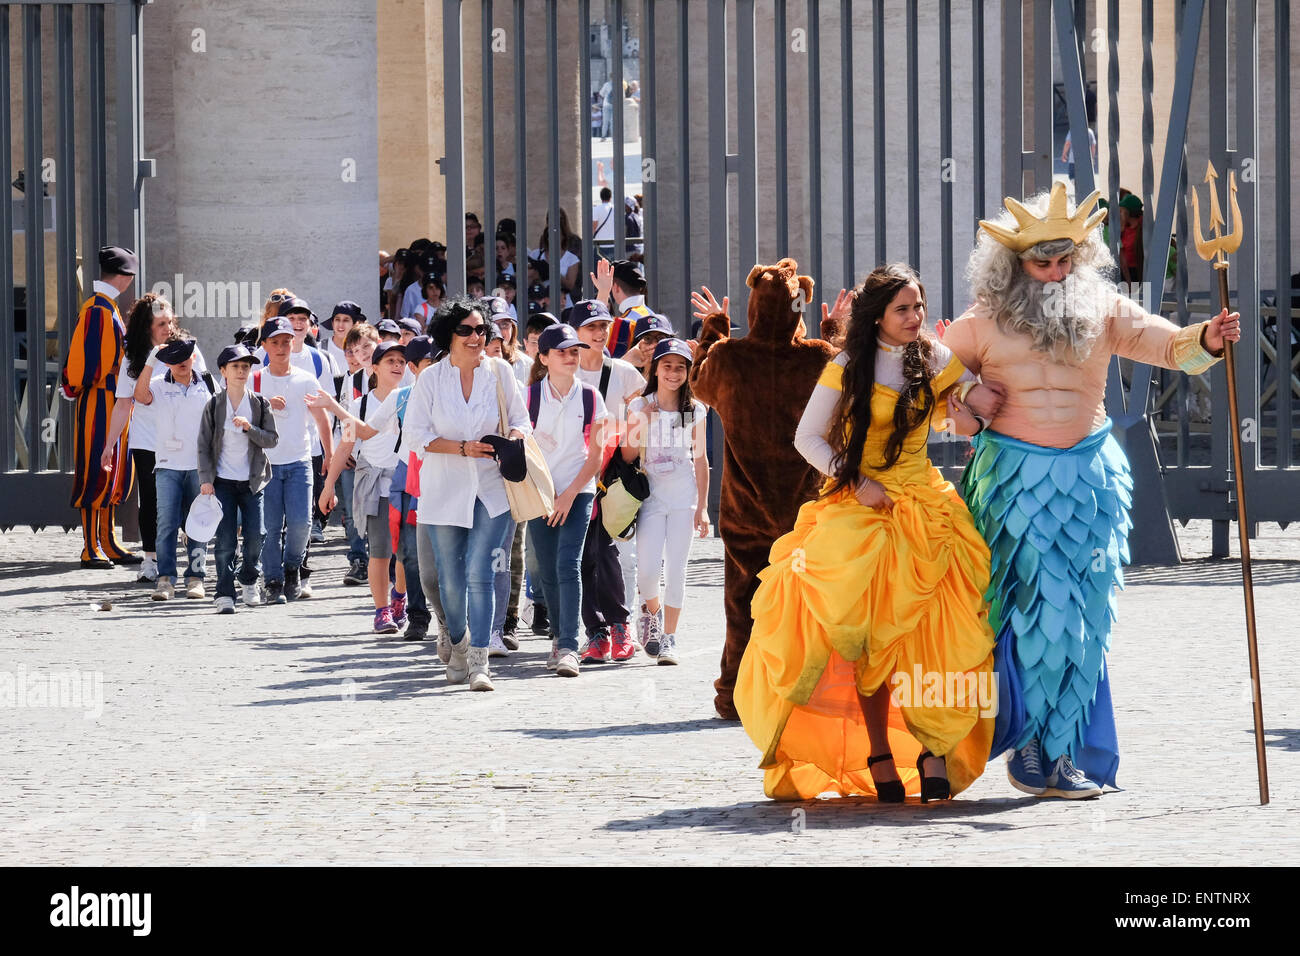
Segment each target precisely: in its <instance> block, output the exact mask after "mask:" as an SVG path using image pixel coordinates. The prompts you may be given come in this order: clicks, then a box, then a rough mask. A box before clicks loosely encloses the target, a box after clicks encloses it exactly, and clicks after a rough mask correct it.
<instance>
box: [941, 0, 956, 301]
mask: <svg viewBox="0 0 1300 956" xmlns="http://www.w3.org/2000/svg"><path fill="white" fill-rule="evenodd" d="M939 156H940V164H941V165H940V167H939V268H940V270H941V271H942V272H943V299H942V303H943V315H944V317H945V318H950V317H952V316H954V315H956V314H957V313H956V312H955V311H954V309H953V298H954V296H953V292H954V291H955V290H954V288H953V286H954V285H955V284H956V283H955V282H954V278H955V277H954V275H953V263H952V182H953V175H954V173H955V164H954V160H953V155H952V0H939Z"/></svg>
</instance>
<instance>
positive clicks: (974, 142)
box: [970, 0, 985, 219]
mask: <svg viewBox="0 0 1300 956" xmlns="http://www.w3.org/2000/svg"><path fill="white" fill-rule="evenodd" d="M970 16H971V91H972V96H973V99H972V103H971V153H972V154H973V156H974V166H973V171H972V174H971V184H972V188H973V190H974V197H973V198H974V206H973V208H974V210H975V217H976V218H977V219H978V218H979V217H981V216H984V215H985V209H984V175H985V173H984V4H983V3H981V2H980V0H972V3H971V12H970Z"/></svg>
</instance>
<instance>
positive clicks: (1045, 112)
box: [1033, 0, 1055, 193]
mask: <svg viewBox="0 0 1300 956" xmlns="http://www.w3.org/2000/svg"><path fill="white" fill-rule="evenodd" d="M1033 12H1034V16H1033V30H1034V73H1033V76H1034V152H1033V170H1034V192H1036V193H1037V192H1042V191H1043V190H1045V189H1050V188H1051V186H1052V160H1053V159H1054V158H1055V157H1054V156H1053V155H1052V152H1053V148H1054V147H1053V141H1052V133H1053V131H1054V124H1053V122H1052V96H1053V91H1052V84H1051V83H1050V82H1044V79H1043V78H1044V77H1050V76H1051V75H1052V47H1053V44H1052V0H1034V11H1033Z"/></svg>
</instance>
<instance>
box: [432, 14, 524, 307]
mask: <svg viewBox="0 0 1300 956" xmlns="http://www.w3.org/2000/svg"><path fill="white" fill-rule="evenodd" d="M482 2H483V9H482V19H481V21H480V22H481V23H482V27H481V30H480V32H481V33H482V36H481V37H480V38H479V43H480V46H479V49H480V51H481V52H480V60H481V62H482V64H483V98H482V101H483V120H482V124H483V223H482V230H481V231H482V233H483V237H482V238H483V266H484V269H483V287H484V288H485V289H487V290H488V292H491V291H492V290H493V289H495V288H496V287H497V253H496V237H497V188H496V178H497V161H496V156H497V153H496V141H495V140H496V126H497V124H496V115H495V113H496V111H495V109H494V106H493V89H492V74H493V59H492V57H493V52H492V0H482ZM451 241H452V237H451V236H448V237H447V242H448V245H450V244H451ZM515 281H516V288H517V287H518V280H515Z"/></svg>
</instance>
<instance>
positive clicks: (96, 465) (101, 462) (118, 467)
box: [61, 246, 142, 568]
mask: <svg viewBox="0 0 1300 956" xmlns="http://www.w3.org/2000/svg"><path fill="white" fill-rule="evenodd" d="M138 266H139V260H138V259H137V258H136V255H135V253H134V252H132V251H131V250H130V249H121V248H118V247H116V246H105V247H104V248H103V249H100V250H99V271H100V277H99V279H98V280H96V282H95V286H94V294H93V295H91V297H90V298H89V299H87V300H86V301H85V303H84V304H83V305H82V306H81V311H80V312H79V313H78V315H77V327H76V329H75V330H74V331H73V333H72V343H71V344H70V345H69V347H68V358H67V361H66V362H65V363H64V365H63V376H62V383H61V387H62V390H63V394H64V396H65V397H66V398H68V399H70V400H73V401H75V402H76V403H77V407H76V414H75V417H74V421H73V430H74V436H75V437H74V445H73V448H74V453H73V467H74V468H75V474H74V476H73V480H72V507H74V508H76V509H78V510H79V511H80V512H81V534H82V539H83V542H84V543H83V546H82V549H81V566H82V567H83V568H110V567H112V566H113V565H114V564H139V563H140V561H141V560H142V559H141V557H140V556H139V555H138V554H133V553H132V552H130V551H127V550H126V549H125V548H123V547H122V546H121V545H120V544H118V542H117V539H116V538H115V537H114V533H113V519H114V511H115V506H116V505H118V504H120V503H121V502H122V501H123V500H124V499H125V498H126V496H127V495H129V494H130V493H131V484H132V481H133V480H134V478H135V468H134V467H133V465H132V462H131V455H130V454H129V453H128V452H127V441H128V433H129V431H130V426H129V425H128V426H127V428H125V429H123V430H122V435H121V437H120V438H119V439H118V442H117V446H116V447H115V448H114V449H111V452H112V453H111V454H110V455H106V454H105V451H106V449H105V447H104V443H105V442H106V441H107V438H108V426H109V420H110V419H111V418H112V417H113V404H114V397H113V393H114V391H115V390H116V388H117V372H118V369H119V368H120V366H121V364H122V354H123V350H124V348H125V342H126V325H125V324H124V323H123V321H122V316H121V314H120V313H119V312H118V311H117V303H116V299H117V297H118V296H119V295H121V293H123V292H125V291H126V289H127V287H128V286H130V285H131V283H132V282H133V281H134V280H135V273H136V269H137V268H138ZM105 459H107V460H105Z"/></svg>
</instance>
